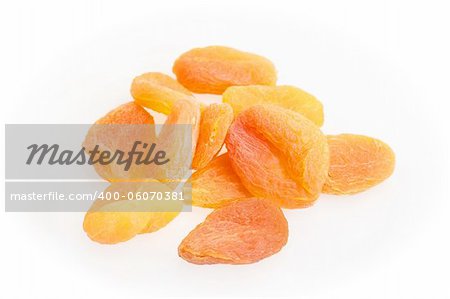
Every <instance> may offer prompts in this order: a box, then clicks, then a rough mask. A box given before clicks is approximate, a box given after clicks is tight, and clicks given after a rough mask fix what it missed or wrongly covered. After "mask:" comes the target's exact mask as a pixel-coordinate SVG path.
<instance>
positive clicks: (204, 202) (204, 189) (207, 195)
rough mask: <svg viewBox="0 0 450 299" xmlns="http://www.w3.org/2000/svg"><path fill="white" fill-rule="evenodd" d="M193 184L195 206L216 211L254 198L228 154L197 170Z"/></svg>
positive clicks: (192, 180)
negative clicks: (233, 166) (234, 168)
mask: <svg viewBox="0 0 450 299" xmlns="http://www.w3.org/2000/svg"><path fill="white" fill-rule="evenodd" d="M191 184H192V205H194V206H199V207H204V208H214V209H216V208H220V207H223V206H225V205H227V204H229V203H231V202H233V201H236V200H241V199H245V198H250V197H252V195H251V194H250V193H249V192H248V191H247V189H245V187H244V185H242V183H241V180H240V179H239V177H238V176H237V175H236V173H235V172H234V170H233V168H232V167H231V162H230V159H229V157H228V154H223V155H220V156H218V157H216V158H214V159H213V160H212V161H211V162H210V163H209V164H208V165H207V166H206V167H204V168H202V169H200V170H197V171H196V172H195V173H194V174H193V175H192V177H191Z"/></svg>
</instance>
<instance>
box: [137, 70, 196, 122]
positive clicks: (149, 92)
mask: <svg viewBox="0 0 450 299" xmlns="http://www.w3.org/2000/svg"><path fill="white" fill-rule="evenodd" d="M131 95H132V96H133V98H134V100H135V101H136V102H137V103H139V104H141V105H142V106H144V107H147V108H149V109H152V110H155V111H156V112H160V113H164V114H169V113H170V112H171V111H172V106H173V104H174V103H175V102H176V101H178V100H179V99H183V98H186V97H192V93H191V92H190V91H189V90H187V89H186V88H184V87H183V86H182V85H181V84H180V83H178V82H177V81H176V80H175V79H173V78H172V77H170V76H167V75H165V74H162V73H155V72H153V73H145V74H142V75H140V76H137V77H136V78H134V80H133V83H132V84H131Z"/></svg>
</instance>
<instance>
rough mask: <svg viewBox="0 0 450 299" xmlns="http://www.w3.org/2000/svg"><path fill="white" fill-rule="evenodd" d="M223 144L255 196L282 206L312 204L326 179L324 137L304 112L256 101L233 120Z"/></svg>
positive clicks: (327, 155)
mask: <svg viewBox="0 0 450 299" xmlns="http://www.w3.org/2000/svg"><path fill="white" fill-rule="evenodd" d="M225 142H226V146H227V149H228V154H229V157H230V160H231V164H232V166H233V169H234V171H235V172H236V174H237V175H238V177H239V178H240V179H241V181H242V183H243V185H244V186H245V187H246V188H247V190H249V191H250V193H252V194H253V195H254V196H256V197H263V198H271V199H274V200H275V201H277V202H278V203H279V204H280V205H281V206H282V207H286V208H298V207H305V206H309V205H311V204H312V203H313V202H314V201H315V200H316V199H317V197H318V196H319V194H320V192H321V190H322V186H323V183H324V182H325V179H326V176H327V171H328V165H329V152H328V144H327V140H326V137H325V136H324V135H323V134H322V132H321V131H320V130H319V128H318V127H317V126H316V125H315V124H314V123H313V122H311V121H310V120H308V119H307V118H306V117H304V116H302V115H301V114H299V113H296V112H293V111H291V110H288V109H285V108H281V107H279V106H274V105H255V106H252V107H250V108H248V109H247V110H244V111H243V112H241V113H240V114H239V115H238V117H237V118H236V120H235V121H234V123H233V124H232V125H231V127H230V129H229V131H228V136H227V138H226V141H225Z"/></svg>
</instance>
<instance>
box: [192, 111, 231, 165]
mask: <svg viewBox="0 0 450 299" xmlns="http://www.w3.org/2000/svg"><path fill="white" fill-rule="evenodd" d="M232 121H233V110H232V109H231V107H230V105H228V104H212V105H209V106H208V107H206V109H205V110H203V111H202V114H201V120H200V133H199V137H198V142H197V148H196V150H195V155H194V160H193V161H192V168H194V169H201V168H203V167H205V166H206V165H207V164H208V163H209V162H210V161H211V160H212V159H213V158H214V157H215V156H216V155H217V153H218V152H219V151H220V149H221V148H222V146H223V143H224V141H225V137H226V135H227V132H228V128H229V127H230V125H231V122H232Z"/></svg>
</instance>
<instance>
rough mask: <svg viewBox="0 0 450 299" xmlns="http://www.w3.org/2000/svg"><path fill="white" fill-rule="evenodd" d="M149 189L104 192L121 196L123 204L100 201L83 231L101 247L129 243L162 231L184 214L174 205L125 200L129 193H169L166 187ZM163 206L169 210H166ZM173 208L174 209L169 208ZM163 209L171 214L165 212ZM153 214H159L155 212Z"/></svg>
mask: <svg viewBox="0 0 450 299" xmlns="http://www.w3.org/2000/svg"><path fill="white" fill-rule="evenodd" d="M144 186H145V185H142V186H139V185H132V184H131V183H130V184H127V183H125V184H112V185H110V187H108V188H107V189H106V190H105V191H104V192H105V193H106V192H110V193H111V194H114V193H116V192H117V193H118V194H120V200H110V201H108V200H100V199H97V200H96V201H95V202H94V204H93V205H92V207H91V209H90V210H89V211H88V212H87V213H86V215H85V218H84V222H83V229H84V231H85V232H86V234H87V235H88V237H89V238H90V239H91V240H93V241H95V242H98V243H101V244H116V243H119V242H124V241H127V240H129V239H131V238H133V237H134V236H136V235H137V234H142V233H150V232H154V231H157V230H159V229H160V228H162V227H164V226H166V225H167V224H168V223H169V222H171V221H172V220H173V219H174V218H175V217H176V216H177V215H178V214H179V212H180V211H181V208H182V206H181V204H180V203H176V202H175V203H174V202H170V203H167V202H162V203H161V202H157V201H156V202H155V201H137V200H127V199H122V196H123V197H124V198H126V197H127V196H128V194H129V192H134V193H136V192H142V191H144V192H145V191H149V192H150V191H151V192H155V191H158V190H160V191H161V192H165V191H168V190H169V189H168V188H167V187H164V185H162V184H161V185H159V186H163V187H159V189H155V188H152V189H151V190H146V189H145V187H144ZM162 204H164V205H167V207H162ZM169 205H170V208H169ZM162 208H165V209H167V210H168V211H164V210H162ZM152 210H155V211H154V212H152Z"/></svg>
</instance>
